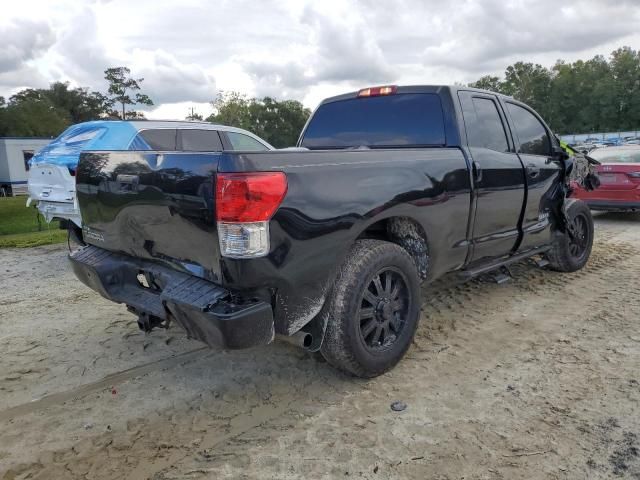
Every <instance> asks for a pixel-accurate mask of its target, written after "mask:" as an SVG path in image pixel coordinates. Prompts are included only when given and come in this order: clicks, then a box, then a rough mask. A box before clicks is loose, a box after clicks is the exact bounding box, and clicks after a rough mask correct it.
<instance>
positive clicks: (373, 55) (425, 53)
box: [0, 0, 640, 118]
mask: <svg viewBox="0 0 640 480" xmlns="http://www.w3.org/2000/svg"><path fill="white" fill-rule="evenodd" d="M637 7H638V4H637V1H636V0H600V1H596V0H565V1H564V2H561V3H558V2H555V1H551V0H537V1H535V0H482V1H481V0H466V1H463V2H450V1H445V0H430V1H422V0H396V1H394V2H379V1H375V0H352V1H351V2H344V1H339V0H265V1H260V2H256V1H252V0H234V1H230V0H225V1H222V0H221V1H219V2H207V1H206V0H183V1H181V2H179V3H178V2H157V1H155V0H136V1H135V2H132V1H130V0H93V1H86V2H78V1H75V0H21V1H20V2H7V4H6V5H3V19H2V20H0V45H2V47H1V48H0V95H3V96H9V95H10V94H11V93H14V92H15V90H16V89H17V88H24V87H28V86H32V87H40V86H43V85H44V84H46V83H47V82H49V81H57V80H62V81H70V82H71V83H72V85H79V86H88V87H90V88H92V89H97V90H102V91H104V90H105V88H106V85H105V83H104V79H103V71H104V70H105V69H106V68H108V67H112V66H120V65H123V66H128V67H129V68H130V69H131V71H132V74H133V75H134V76H135V77H144V78H145V80H144V82H143V84H142V86H143V91H144V92H145V93H147V94H149V95H150V96H151V98H152V99H153V100H154V102H155V104H156V105H155V106H154V107H153V108H152V109H149V110H148V115H149V116H154V117H157V116H162V117H171V116H175V117H176V118H184V116H185V115H186V114H187V111H188V108H189V106H191V105H196V106H197V108H198V109H201V110H202V112H201V113H203V114H205V115H206V114H207V113H208V111H207V109H208V108H209V107H208V102H209V101H210V100H212V99H213V98H214V97H215V95H216V92H217V91H219V90H225V91H230V90H237V91H240V92H242V93H246V94H248V95H256V96H264V95H269V96H275V97H279V98H297V99H302V100H304V102H305V104H306V105H307V106H309V107H315V105H316V104H317V102H318V101H319V100H321V99H322V98H323V97H324V96H327V95H334V94H338V93H341V92H345V91H349V90H354V89H357V88H360V87H363V86H368V85H373V84H384V83H392V82H393V83H398V84H416V83H431V84H434V83H435V84H437V83H453V82H456V81H461V82H469V81H473V80H475V79H477V78H478V77H479V76H480V75H483V74H500V73H502V72H503V71H504V68H505V67H506V66H507V65H508V64H510V63H513V62H514V61H517V60H525V61H534V62H538V63H542V64H543V65H546V66H551V65H552V64H553V63H554V62H555V61H556V59H558V58H563V59H565V60H567V61H573V60H576V59H578V58H590V57H592V56H593V55H595V54H598V53H600V54H604V55H608V54H609V53H610V52H611V50H613V49H614V48H616V47H618V46H621V45H630V46H631V47H632V48H636V49H637V48H640V31H639V30H638V28H637V27H638V25H640V8H637Z"/></svg>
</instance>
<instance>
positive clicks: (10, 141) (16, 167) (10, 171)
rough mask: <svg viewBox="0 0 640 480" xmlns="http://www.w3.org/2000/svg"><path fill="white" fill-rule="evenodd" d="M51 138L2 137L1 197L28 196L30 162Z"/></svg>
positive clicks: (0, 138) (0, 150)
mask: <svg viewBox="0 0 640 480" xmlns="http://www.w3.org/2000/svg"><path fill="white" fill-rule="evenodd" d="M51 140H52V139H51V138H35V137H0V196H3V197H5V196H12V195H26V194H27V180H28V177H29V173H28V172H29V160H30V159H31V157H33V155H34V154H36V153H37V152H38V150H40V149H41V148H42V147H44V146H45V145H47V144H48V143H49V142H51Z"/></svg>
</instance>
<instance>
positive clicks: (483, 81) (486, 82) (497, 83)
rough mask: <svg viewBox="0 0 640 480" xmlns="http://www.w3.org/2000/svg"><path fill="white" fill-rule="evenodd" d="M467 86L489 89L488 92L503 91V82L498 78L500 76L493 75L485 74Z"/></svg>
mask: <svg viewBox="0 0 640 480" xmlns="http://www.w3.org/2000/svg"><path fill="white" fill-rule="evenodd" d="M469 86H470V87H473V88H481V89H483V90H489V91H490V92H496V93H503V91H502V90H503V84H502V81H501V80H500V77H495V76H493V75H485V76H484V77H480V78H479V79H478V80H476V81H475V82H473V83H470V84H469Z"/></svg>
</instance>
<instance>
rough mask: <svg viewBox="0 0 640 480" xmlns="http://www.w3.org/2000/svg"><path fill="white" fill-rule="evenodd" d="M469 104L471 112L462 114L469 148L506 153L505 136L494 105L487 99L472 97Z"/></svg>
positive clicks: (496, 107) (507, 149)
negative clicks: (471, 106) (471, 108)
mask: <svg viewBox="0 0 640 480" xmlns="http://www.w3.org/2000/svg"><path fill="white" fill-rule="evenodd" d="M471 104H472V105H473V110H472V111H465V112H464V123H465V126H466V127H467V137H468V141H469V146H470V147H480V148H488V149H489V150H495V151H496V152H508V151H509V143H508V142H507V134H506V132H505V130H504V125H503V124H502V119H501V118H500V114H499V113H498V106H497V105H496V103H495V102H494V101H493V100H491V99H489V98H481V97H473V98H472V99H471Z"/></svg>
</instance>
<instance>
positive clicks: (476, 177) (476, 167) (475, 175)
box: [471, 160, 482, 182]
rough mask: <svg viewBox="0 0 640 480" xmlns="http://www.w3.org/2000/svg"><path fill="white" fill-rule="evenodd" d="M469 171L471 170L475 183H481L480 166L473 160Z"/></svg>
mask: <svg viewBox="0 0 640 480" xmlns="http://www.w3.org/2000/svg"><path fill="white" fill-rule="evenodd" d="M471 169H472V170H473V178H474V180H475V181H476V182H481V181H482V168H480V164H479V163H478V162H476V161H475V160H474V161H473V163H472V164H471Z"/></svg>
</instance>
